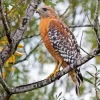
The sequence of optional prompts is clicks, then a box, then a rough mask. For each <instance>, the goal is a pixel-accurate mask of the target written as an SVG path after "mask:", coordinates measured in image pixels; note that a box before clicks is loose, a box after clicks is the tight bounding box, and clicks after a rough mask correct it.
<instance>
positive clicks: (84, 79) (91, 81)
mask: <svg viewBox="0 0 100 100" xmlns="http://www.w3.org/2000/svg"><path fill="white" fill-rule="evenodd" d="M83 78H84V80H85V81H87V82H89V83H91V84H93V82H92V81H90V80H89V79H87V78H85V77H83Z"/></svg>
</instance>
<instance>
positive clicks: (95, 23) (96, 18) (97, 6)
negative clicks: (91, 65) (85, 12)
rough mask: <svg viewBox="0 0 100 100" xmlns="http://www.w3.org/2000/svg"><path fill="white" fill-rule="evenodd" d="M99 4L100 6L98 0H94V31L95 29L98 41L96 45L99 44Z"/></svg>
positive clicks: (99, 0)
mask: <svg viewBox="0 0 100 100" xmlns="http://www.w3.org/2000/svg"><path fill="white" fill-rule="evenodd" d="M99 6H100V0H96V10H95V19H94V31H95V34H96V38H97V41H98V46H100V31H99V19H98V14H99Z"/></svg>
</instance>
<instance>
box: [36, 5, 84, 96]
mask: <svg viewBox="0 0 100 100" xmlns="http://www.w3.org/2000/svg"><path fill="white" fill-rule="evenodd" d="M37 13H39V15H40V19H41V20H40V25H39V28H40V34H41V37H42V40H43V43H44V44H45V46H46V48H47V50H48V51H49V52H50V54H51V55H52V56H53V58H54V59H55V62H56V68H55V70H54V72H53V73H52V74H51V75H50V76H52V75H54V77H56V73H57V72H58V71H60V68H61V67H62V68H65V67H67V65H70V64H72V63H74V62H75V61H76V60H78V59H80V58H81V54H80V49H79V47H78V44H77V41H76V39H75V37H74V35H73V33H72V32H71V31H70V30H69V28H68V27H67V26H66V25H65V24H64V22H62V21H61V20H60V18H59V17H58V16H57V14H56V13H55V11H54V10H53V9H52V8H51V7H49V6H44V7H41V8H40V9H38V10H37ZM69 75H70V76H71V78H72V80H73V82H74V83H75V86H76V93H77V94H78V93H79V86H80V83H81V82H83V77H82V75H81V73H80V69H79V68H77V69H75V70H73V71H71V72H69ZM50 76H49V77H50Z"/></svg>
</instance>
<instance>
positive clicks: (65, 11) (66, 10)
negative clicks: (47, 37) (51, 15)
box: [59, 6, 70, 18]
mask: <svg viewBox="0 0 100 100" xmlns="http://www.w3.org/2000/svg"><path fill="white" fill-rule="evenodd" d="M69 8H70V6H68V7H67V9H66V10H65V11H64V13H63V14H61V15H60V16H59V17H60V18H61V17H62V16H64V15H65V14H66V12H67V11H68V9H69Z"/></svg>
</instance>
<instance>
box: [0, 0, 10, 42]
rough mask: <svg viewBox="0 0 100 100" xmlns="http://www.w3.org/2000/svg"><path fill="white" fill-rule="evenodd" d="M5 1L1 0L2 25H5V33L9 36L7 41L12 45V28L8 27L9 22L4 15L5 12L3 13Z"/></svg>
mask: <svg viewBox="0 0 100 100" xmlns="http://www.w3.org/2000/svg"><path fill="white" fill-rule="evenodd" d="M2 3H3V0H0V13H1V19H2V23H3V26H4V28H5V32H6V36H7V39H8V42H9V43H11V38H10V28H9V26H8V22H7V19H6V17H5V15H4V11H3V4H2Z"/></svg>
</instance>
